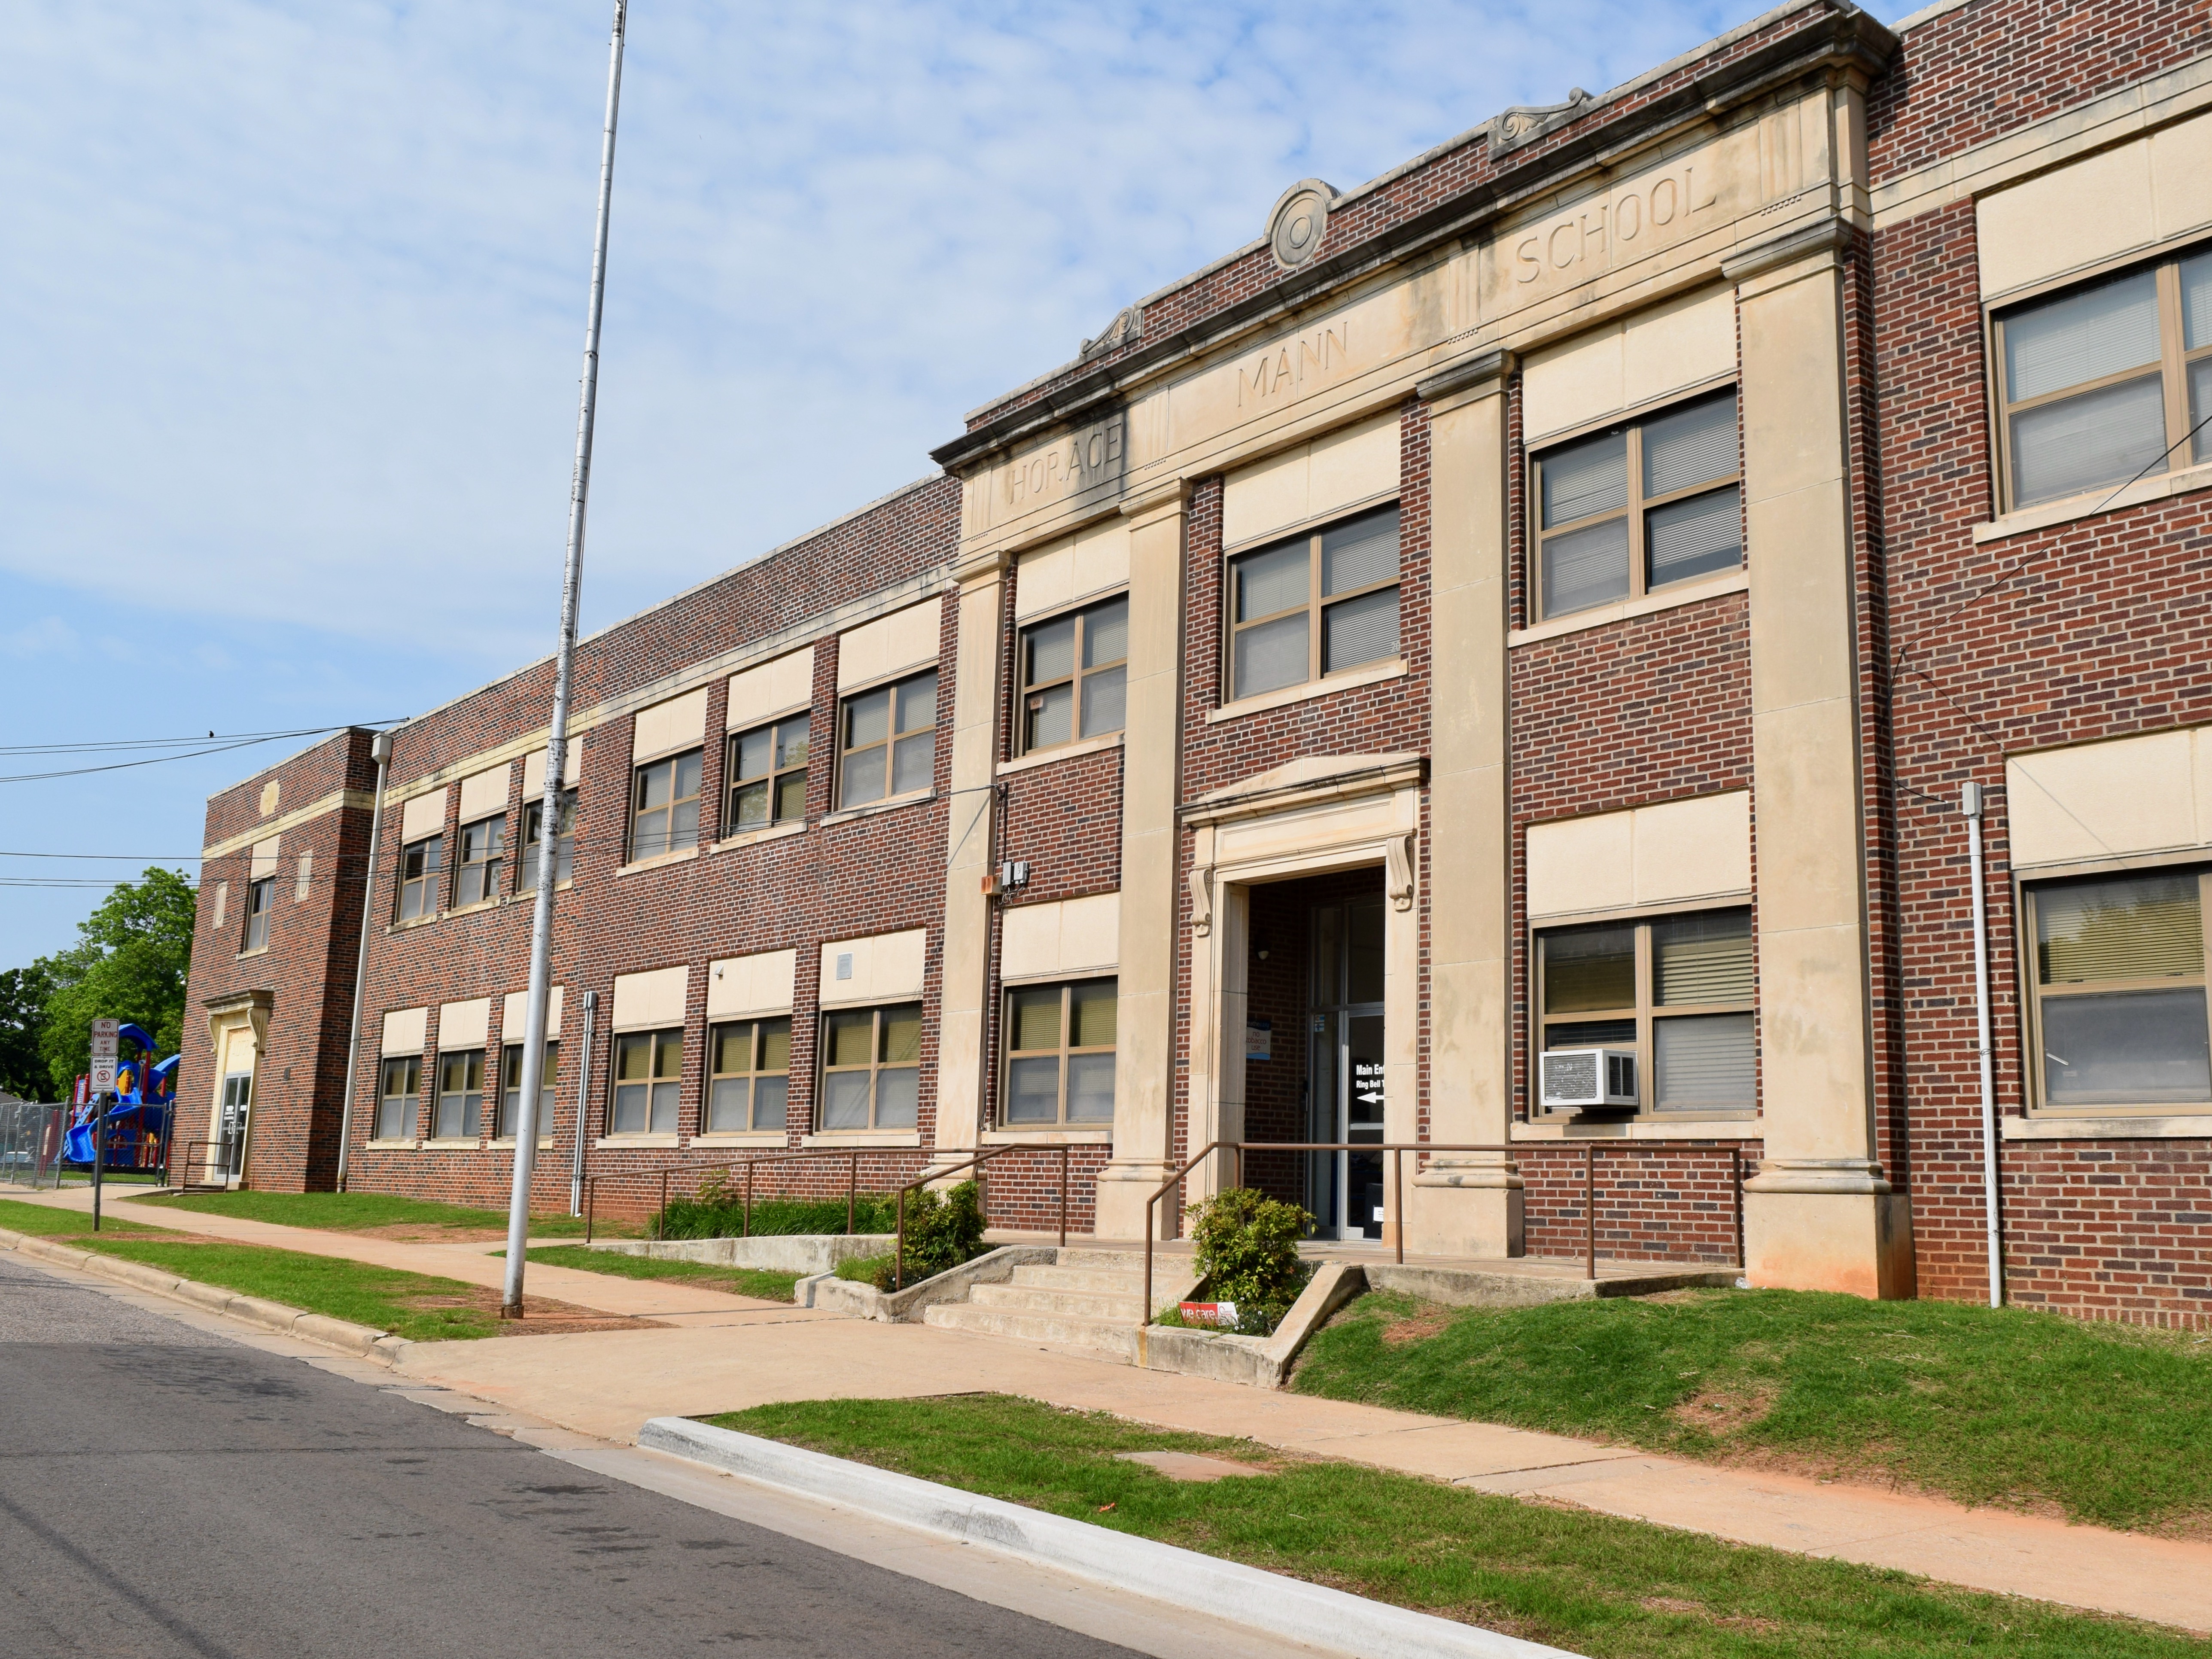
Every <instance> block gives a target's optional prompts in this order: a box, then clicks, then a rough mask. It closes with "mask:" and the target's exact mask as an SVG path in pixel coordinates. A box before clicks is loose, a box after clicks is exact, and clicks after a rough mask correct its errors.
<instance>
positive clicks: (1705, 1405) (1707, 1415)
mask: <svg viewBox="0 0 2212 1659" xmlns="http://www.w3.org/2000/svg"><path fill="white" fill-rule="evenodd" d="M1776 1393H1777V1390H1775V1389H1771V1388H1755V1389H1699V1390H1698V1391H1697V1393H1695V1394H1693V1395H1691V1396H1690V1397H1689V1398H1688V1399H1687V1400H1685V1401H1682V1402H1681V1404H1680V1405H1679V1406H1676V1407H1674V1408H1673V1409H1672V1410H1671V1411H1669V1412H1668V1416H1670V1417H1672V1418H1673V1419H1674V1420H1675V1421H1676V1422H1677V1423H1680V1425H1682V1426H1683V1427H1684V1428H1686V1429H1702V1430H1703V1431H1705V1433H1707V1434H1710V1435H1712V1436H1714V1437H1717V1438H1720V1439H1726V1438H1727V1437H1729V1436H1730V1435H1732V1434H1735V1433H1737V1432H1738V1431H1741V1430H1744V1429H1747V1428H1749V1427H1751V1426H1752V1425H1753V1424H1756V1423H1759V1422H1762V1421H1764V1420H1765V1417H1766V1414H1767V1413H1769V1412H1771V1411H1772V1410H1773V1409H1774V1397H1775V1395H1776Z"/></svg>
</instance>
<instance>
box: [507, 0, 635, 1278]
mask: <svg viewBox="0 0 2212 1659" xmlns="http://www.w3.org/2000/svg"><path fill="white" fill-rule="evenodd" d="M628 11H629V5H628V0H615V21H614V33H613V36H612V38H611V40H610V41H609V42H608V46H607V125H606V131H605V134H604V135H603V136H602V137H601V139H600V142H599V222H598V225H597V227H596V228H595V230H594V231H593V234H592V298H591V305H590V308H589V312H588V314H587V315H586V319H585V322H584V386H583V393H582V396H581V398H580V400H579V406H578V410H577V414H576V470H575V474H574V478H573V479H572V480H571V483H570V485H569V489H568V566H567V568H566V569H565V570H564V571H563V573H562V578H561V643H560V646H559V647H558V649H557V650H556V653H555V655H554V669H553V725H552V729H551V730H550V732H548V733H547V735H546V739H545V794H544V800H543V801H542V803H541V804H540V805H539V807H538V901H537V903H536V904H535V905H534V906H533V907H532V911H531V917H530V990H529V994H528V995H529V1012H528V1013H527V1014H526V1017H525V1018H524V1021H523V1027H522V1077H521V1079H520V1080H521V1084H522V1098H521V1099H520V1101H518V1102H517V1103H516V1112H515V1125H514V1194H513V1197H512V1198H511V1199H509V1200H508V1201H507V1282H506V1285H505V1288H504V1289H503V1291H501V1297H500V1309H499V1313H500V1317H501V1318H502V1319H520V1318H521V1317H522V1267H523V1251H524V1249H525V1247H526V1245H527V1243H528V1242H529V1237H530V1176H531V1170H532V1165H533V1164H536V1162H537V1161H538V1094H539V1091H541V1090H542V1089H543V1088H544V1076H545V1023H546V1006H545V1005H546V1002H547V982H548V981H550V979H551V978H552V968H551V957H552V951H553V880H554V875H555V872H556V869H557V868H558V865H559V859H558V851H557V849H558V847H559V844H560V829H561V793H562V789H563V788H564V787H566V785H567V782H568V780H567V779H566V778H565V777H564V776H563V775H562V774H563V773H564V772H565V771H566V769H567V765H568V681H569V674H570V671H571V670H572V669H573V668H574V665H575V658H576V592H577V589H578V588H579V587H580V586H581V585H582V582H583V575H584V513H585V505H586V501H588V500H589V499H590V495H591V489H592V416H593V415H594V414H595V413H596V411H597V409H598V404H599V313H600V311H601V308H602V307H603V305H604V302H605V296H606V283H607V211H608V208H609V205H610V204H611V201H612V199H613V196H614V187H615V115H616V112H617V110H618V109H619V108H620V106H621V104H622V60H623V30H624V26H625V24H626V22H627V15H626V14H627V13H628ZM583 1132H584V1131H583V1125H582V1123H581V1122H579V1123H578V1124H577V1126H576V1133H578V1134H581V1133H583Z"/></svg>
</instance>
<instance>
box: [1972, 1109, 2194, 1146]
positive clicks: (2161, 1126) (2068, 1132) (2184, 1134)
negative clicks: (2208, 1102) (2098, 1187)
mask: <svg viewBox="0 0 2212 1659" xmlns="http://www.w3.org/2000/svg"><path fill="white" fill-rule="evenodd" d="M1997 1128H1998V1130H1999V1132H2000V1133H2001V1134H2002V1136H2003V1138H2004V1139H2007V1140H2195V1139H2212V1112H2176V1113H2172V1114H2171V1115H2166V1116H2163V1117H2160V1116H2154V1115H2150V1114H2148V1113H2146V1114H2145V1115H2142V1116H2141V1117H2002V1118H1999V1119H1998V1120H1997Z"/></svg>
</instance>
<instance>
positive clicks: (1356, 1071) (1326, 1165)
mask: <svg viewBox="0 0 2212 1659" xmlns="http://www.w3.org/2000/svg"><path fill="white" fill-rule="evenodd" d="M1312 961H1313V982H1312V987H1311V990H1310V1012H1309V1018H1308V1020H1307V1026H1308V1032H1309V1035H1308V1039H1307V1041H1308V1042H1309V1043H1310V1048H1309V1050H1308V1053H1307V1057H1306V1076H1307V1078H1308V1079H1309V1088H1308V1091H1307V1100H1308V1102H1309V1116H1308V1133H1310V1136H1311V1138H1312V1139H1316V1140H1333V1141H1348V1142H1351V1143H1352V1144H1353V1145H1354V1146H1357V1145H1358V1144H1359V1143H1362V1142H1367V1141H1372V1142H1375V1143H1376V1144H1377V1145H1379V1144H1380V1143H1381V1142H1382V1139H1383V1105H1384V1101H1383V901H1382V900H1381V899H1379V898H1376V899H1354V900H1352V902H1349V903H1346V904H1332V905H1322V906H1318V907H1316V908H1315V910H1314V912H1313V956H1312ZM1306 1193H1307V1198H1306V1207H1307V1208H1308V1209H1309V1210H1310V1211H1312V1212H1313V1215H1314V1219H1315V1222H1316V1231H1317V1232H1318V1233H1319V1234H1320V1236H1321V1237H1323V1238H1380V1237H1383V1154H1382V1153H1380V1152H1309V1153H1308V1154H1307V1155H1306Z"/></svg>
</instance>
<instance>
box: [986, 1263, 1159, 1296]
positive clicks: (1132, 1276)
mask: <svg viewBox="0 0 2212 1659" xmlns="http://www.w3.org/2000/svg"><path fill="white" fill-rule="evenodd" d="M1013 1282H1014V1283H1015V1284H1017V1285H1028V1286H1031V1287H1033V1288H1035V1289H1037V1290H1040V1291H1108V1292H1110V1293H1111V1294H1113V1295H1116V1296H1135V1297H1141V1296H1142V1295H1143V1294H1144V1293H1145V1273H1144V1269H1142V1268H1141V1267H1140V1268H1139V1269H1138V1270H1137V1271H1136V1272H1135V1273H1107V1272H1105V1271H1103V1269H1098V1268H1092V1267H1017V1268H1015V1269H1014V1279H1013Z"/></svg>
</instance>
